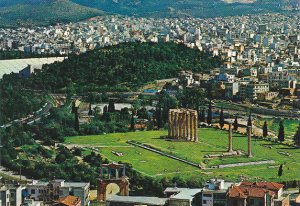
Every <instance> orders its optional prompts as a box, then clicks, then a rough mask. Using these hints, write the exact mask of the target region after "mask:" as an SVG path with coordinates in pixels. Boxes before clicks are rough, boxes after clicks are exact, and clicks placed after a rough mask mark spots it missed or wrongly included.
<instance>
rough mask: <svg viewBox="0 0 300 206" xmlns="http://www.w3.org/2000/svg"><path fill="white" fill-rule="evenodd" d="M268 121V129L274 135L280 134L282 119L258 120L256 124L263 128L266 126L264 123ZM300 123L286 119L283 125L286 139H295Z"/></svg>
mask: <svg viewBox="0 0 300 206" xmlns="http://www.w3.org/2000/svg"><path fill="white" fill-rule="evenodd" d="M265 120H266V121H267V123H268V129H269V130H270V131H272V132H273V133H274V134H277V133H278V129H279V122H280V119H274V118H273V119H258V120H256V122H255V124H256V125H258V126H260V127H262V126H263V125H264V121H265ZM299 123H300V121H299V120H289V119H285V120H284V121H283V125H284V132H285V137H286V138H293V137H294V135H295V133H296V131H297V129H298V126H299Z"/></svg>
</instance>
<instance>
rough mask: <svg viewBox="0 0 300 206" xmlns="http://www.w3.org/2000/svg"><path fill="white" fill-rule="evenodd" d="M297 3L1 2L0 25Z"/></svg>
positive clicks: (228, 12)
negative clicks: (105, 15) (110, 14)
mask: <svg viewBox="0 0 300 206" xmlns="http://www.w3.org/2000/svg"><path fill="white" fill-rule="evenodd" d="M299 3H300V0H0V26H16V25H24V24H25V25H26V24H39V25H47V24H51V23H56V22H70V21H78V20H81V19H85V18H89V17H94V16H98V15H101V14H103V13H104V12H107V13H112V14H122V15H134V16H143V17H185V16H192V17H202V18H205V17H219V16H233V15H243V14H256V13H266V12H291V11H293V6H295V5H297V4H299ZM103 11H104V12H103Z"/></svg>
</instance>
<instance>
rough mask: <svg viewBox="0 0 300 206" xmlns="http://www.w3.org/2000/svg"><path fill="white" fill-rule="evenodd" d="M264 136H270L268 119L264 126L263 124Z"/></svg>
mask: <svg viewBox="0 0 300 206" xmlns="http://www.w3.org/2000/svg"><path fill="white" fill-rule="evenodd" d="M263 136H264V137H267V136H268V124H267V121H265V122H264V126H263Z"/></svg>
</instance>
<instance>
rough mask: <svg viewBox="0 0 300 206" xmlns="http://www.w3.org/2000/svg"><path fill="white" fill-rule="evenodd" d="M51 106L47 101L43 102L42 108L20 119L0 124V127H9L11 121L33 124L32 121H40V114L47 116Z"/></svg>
mask: <svg viewBox="0 0 300 206" xmlns="http://www.w3.org/2000/svg"><path fill="white" fill-rule="evenodd" d="M51 108H52V104H51V103H49V102H47V103H45V104H44V106H43V107H42V108H40V109H39V110H38V111H36V112H34V115H29V116H27V117H25V118H21V119H15V120H13V121H11V122H9V123H7V124H4V125H1V126H0V127H1V128H7V127H11V126H12V124H13V123H22V124H33V123H34V122H38V121H40V120H41V118H42V116H48V115H49V114H50V113H49V111H50V109H51Z"/></svg>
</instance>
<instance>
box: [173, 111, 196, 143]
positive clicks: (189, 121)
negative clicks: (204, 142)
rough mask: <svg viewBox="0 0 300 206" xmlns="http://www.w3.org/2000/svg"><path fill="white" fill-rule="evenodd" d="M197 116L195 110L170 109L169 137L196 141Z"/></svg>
mask: <svg viewBox="0 0 300 206" xmlns="http://www.w3.org/2000/svg"><path fill="white" fill-rule="evenodd" d="M197 130H198V114H197V111H195V110H189V109H171V110H170V111H169V131H168V132H169V133H168V134H169V137H170V138H173V139H185V140H187V141H194V142H197V141H198V132H197Z"/></svg>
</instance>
